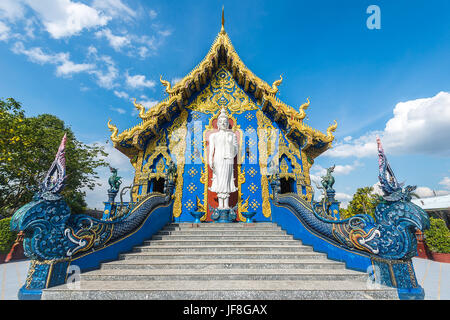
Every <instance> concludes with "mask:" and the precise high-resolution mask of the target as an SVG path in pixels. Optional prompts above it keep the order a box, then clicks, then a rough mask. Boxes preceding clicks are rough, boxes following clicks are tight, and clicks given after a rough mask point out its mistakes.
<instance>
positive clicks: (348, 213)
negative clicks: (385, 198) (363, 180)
mask: <svg viewBox="0 0 450 320" xmlns="http://www.w3.org/2000/svg"><path fill="white" fill-rule="evenodd" d="M380 201H381V200H380V197H379V196H378V195H377V194H375V193H373V187H365V188H358V189H357V190H356V193H355V194H354V195H353V199H352V200H351V201H350V203H349V204H348V207H347V209H341V210H340V211H341V217H342V218H343V219H347V218H350V217H352V216H354V215H357V214H369V215H371V216H372V217H375V208H376V206H377V205H378V204H379V203H380Z"/></svg>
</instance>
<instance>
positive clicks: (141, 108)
mask: <svg viewBox="0 0 450 320" xmlns="http://www.w3.org/2000/svg"><path fill="white" fill-rule="evenodd" d="M133 99H134V101H133V104H134V106H135V108H136V109H138V110H139V118H141V119H142V120H144V119H145V107H144V106H143V105H142V104H140V103H137V102H136V98H133Z"/></svg>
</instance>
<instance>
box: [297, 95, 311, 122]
mask: <svg viewBox="0 0 450 320" xmlns="http://www.w3.org/2000/svg"><path fill="white" fill-rule="evenodd" d="M306 100H307V101H308V102H305V103H304V104H302V105H301V106H300V108H299V116H298V120H303V119H304V118H305V117H306V112H305V110H306V109H308V107H309V97H308V98H306Z"/></svg>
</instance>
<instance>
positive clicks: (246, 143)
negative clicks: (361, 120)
mask: <svg viewBox="0 0 450 320" xmlns="http://www.w3.org/2000/svg"><path fill="white" fill-rule="evenodd" d="M160 81H161V83H162V85H163V86H164V87H165V92H166V93H167V94H168V97H167V98H166V99H165V100H163V101H161V102H159V103H158V104H157V105H155V106H154V107H152V108H150V109H149V110H146V109H145V107H144V106H142V105H140V104H138V103H136V101H135V102H134V105H135V107H136V108H137V109H138V111H139V117H140V118H141V120H142V122H141V123H139V124H137V125H136V126H134V127H133V128H130V129H127V130H125V131H123V132H121V133H119V130H118V129H117V128H116V127H115V126H114V125H112V124H111V122H109V123H108V127H109V128H110V130H111V132H112V135H111V139H112V141H113V142H114V147H115V148H117V149H118V150H119V151H121V152H122V153H124V154H125V155H126V156H128V157H129V158H130V161H131V163H132V165H133V166H134V168H135V177H134V187H133V190H132V192H133V198H134V199H136V200H137V201H139V200H140V199H142V198H143V197H145V196H146V195H147V194H148V193H149V192H155V191H159V192H162V188H163V185H164V181H163V179H164V178H163V176H164V172H165V171H166V170H167V169H168V167H169V163H170V161H173V163H175V164H176V166H177V172H176V174H177V176H178V179H177V185H176V189H175V204H174V211H173V216H174V219H175V220H176V221H179V222H182V221H192V220H193V217H192V215H191V214H190V212H192V211H200V212H205V213H206V214H205V215H204V216H203V217H202V221H212V220H211V214H212V211H211V210H212V209H214V208H218V207H221V205H220V203H221V201H222V200H221V199H226V200H225V201H227V202H228V207H229V208H235V207H236V220H237V221H246V218H245V217H244V216H242V213H247V212H256V214H255V216H254V220H255V221H270V219H271V208H270V203H269V197H270V192H269V189H270V188H269V179H268V177H269V175H270V173H269V172H268V171H269V169H270V168H271V165H272V169H273V168H277V170H279V173H280V179H281V192H282V193H296V194H298V195H299V196H301V197H302V198H304V199H305V200H307V201H310V200H311V198H312V193H313V189H312V187H311V180H310V176H309V170H310V168H311V166H312V164H313V163H314V159H315V158H316V157H317V156H319V155H320V154H321V153H323V152H324V151H326V150H327V149H329V148H330V147H331V144H332V141H333V139H334V136H333V132H334V130H335V129H336V127H337V123H336V122H334V124H332V125H330V127H328V128H327V130H326V133H322V132H320V131H318V130H315V129H313V128H311V127H310V126H308V125H307V124H306V123H305V122H304V119H305V117H306V113H305V110H306V109H307V108H308V106H309V105H310V100H309V98H307V102H305V103H304V104H303V105H301V106H300V107H299V108H298V110H296V109H295V108H293V107H291V106H289V105H287V104H286V103H284V102H282V101H281V100H280V99H278V97H277V92H278V87H279V86H280V85H281V83H282V81H283V78H282V77H281V76H280V79H278V80H276V81H274V82H273V84H272V85H269V84H267V83H266V82H265V81H263V80H261V79H260V78H258V77H257V76H255V75H254V74H253V73H252V72H251V71H250V70H249V69H248V68H247V67H246V66H245V65H244V63H243V62H242V61H241V59H240V58H239V56H238V55H237V53H236V51H235V49H234V47H233V45H232V44H231V41H230V38H229V37H228V35H227V33H226V32H225V29H224V28H223V26H222V30H221V31H220V33H219V34H218V35H217V37H216V39H215V41H214V43H213V44H212V46H211V49H210V50H209V52H208V54H207V55H206V57H205V58H204V59H203V60H202V61H201V62H200V64H199V65H198V66H197V67H196V68H194V69H193V70H192V71H191V72H190V73H189V74H188V75H187V76H185V77H184V78H183V79H182V80H180V81H179V82H178V83H176V84H175V85H172V84H171V83H170V82H168V81H165V80H163V78H162V77H161V79H160ZM221 112H222V113H223V114H226V115H227V118H228V128H229V129H227V130H228V131H229V132H230V133H232V136H230V137H235V142H236V152H235V156H234V157H233V159H231V160H230V161H231V162H232V164H231V163H230V164H229V168H228V169H227V170H229V172H228V173H227V176H228V177H229V178H230V179H232V180H233V181H229V185H230V186H234V188H235V189H236V190H234V189H233V190H234V191H233V192H230V193H229V194H228V195H227V197H225V198H224V194H223V193H220V192H216V191H217V190H216V189H215V182H214V177H215V176H216V174H217V173H216V172H215V170H213V169H212V168H211V165H209V164H208V157H209V153H210V152H211V151H210V149H211V147H212V146H213V144H212V143H211V140H210V137H212V136H213V135H215V133H216V132H218V131H220V130H219V127H218V123H219V122H218V120H220V119H219V118H220V115H221ZM221 147H222V146H221ZM216 148H217V146H216ZM215 169H217V168H215ZM217 179H219V176H218V177H217ZM219 184H220V183H219ZM230 190H231V189H230Z"/></svg>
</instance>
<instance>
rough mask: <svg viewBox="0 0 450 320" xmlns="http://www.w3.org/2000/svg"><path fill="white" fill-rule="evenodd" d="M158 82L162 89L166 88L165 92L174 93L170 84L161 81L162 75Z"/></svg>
mask: <svg viewBox="0 0 450 320" xmlns="http://www.w3.org/2000/svg"><path fill="white" fill-rule="evenodd" d="M159 81H160V82H161V83H162V85H163V86H164V87H166V92H167V93H168V94H172V93H174V91H173V90H172V86H171V84H170V82H169V81H167V80H163V78H162V75H161V76H160V77H159Z"/></svg>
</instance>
